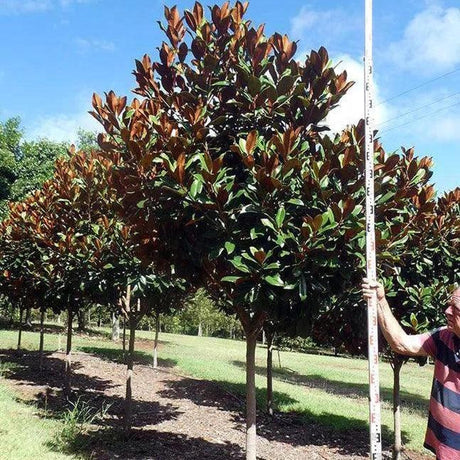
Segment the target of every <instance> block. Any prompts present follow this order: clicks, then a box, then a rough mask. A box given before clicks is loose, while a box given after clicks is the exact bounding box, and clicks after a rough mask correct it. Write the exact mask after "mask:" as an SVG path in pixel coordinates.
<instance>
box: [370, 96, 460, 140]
mask: <svg viewBox="0 0 460 460" xmlns="http://www.w3.org/2000/svg"><path fill="white" fill-rule="evenodd" d="M456 105H460V101H459V102H456V103H455V104H451V105H448V106H447V107H442V108H441V109H439V110H435V111H434V112H430V113H427V114H426V115H423V116H421V117H418V118H414V119H413V120H410V121H408V122H407V123H403V124H401V125H397V126H392V127H391V128H388V129H384V130H383V131H382V132H380V133H379V135H381V134H385V133H387V132H388V131H393V130H394V129H397V128H402V127H403V126H406V125H410V124H411V123H414V122H416V121H418V120H422V119H423V118H427V117H431V116H433V115H434V114H436V113H439V112H442V111H443V110H447V109H450V108H451V107H455V106H456Z"/></svg>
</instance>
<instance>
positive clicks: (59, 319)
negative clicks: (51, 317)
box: [57, 313, 61, 324]
mask: <svg viewBox="0 0 460 460" xmlns="http://www.w3.org/2000/svg"><path fill="white" fill-rule="evenodd" d="M57 323H58V324H61V314H60V313H59V315H58V317H57Z"/></svg>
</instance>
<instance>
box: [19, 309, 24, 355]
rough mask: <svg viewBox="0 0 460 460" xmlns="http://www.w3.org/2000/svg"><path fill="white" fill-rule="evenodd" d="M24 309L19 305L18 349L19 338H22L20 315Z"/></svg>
mask: <svg viewBox="0 0 460 460" xmlns="http://www.w3.org/2000/svg"><path fill="white" fill-rule="evenodd" d="M23 313H24V309H23V308H21V307H19V331H18V350H20V349H21V339H22V315H23Z"/></svg>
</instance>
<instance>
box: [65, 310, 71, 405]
mask: <svg viewBox="0 0 460 460" xmlns="http://www.w3.org/2000/svg"><path fill="white" fill-rule="evenodd" d="M71 350H72V308H71V307H68V308H67V346H66V350H65V387H64V394H65V396H66V397H67V398H69V397H70V393H71V391H72V387H71V384H70V378H71V371H72V359H71V356H70V352H71Z"/></svg>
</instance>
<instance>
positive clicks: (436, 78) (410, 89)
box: [377, 67, 460, 105]
mask: <svg viewBox="0 0 460 460" xmlns="http://www.w3.org/2000/svg"><path fill="white" fill-rule="evenodd" d="M459 70H460V67H459V68H457V69H454V70H451V71H450V72H446V73H444V74H442V75H439V77H435V78H433V79H431V80H427V81H425V82H423V83H420V85H417V86H414V87H413V88H409V89H407V90H406V91H403V92H402V93H399V94H396V95H395V96H392V97H390V98H388V99H385V100H384V101H382V102H379V103H378V104H377V105H381V104H384V103H385V102H388V101H392V100H393V99H396V98H397V97H400V96H403V95H404V94H407V93H410V92H411V91H415V90H416V89H419V88H421V87H422V86H425V85H428V84H429V83H432V82H434V81H437V80H440V79H441V78H444V77H447V76H448V75H452V74H453V73H455V72H458V71H459Z"/></svg>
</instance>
